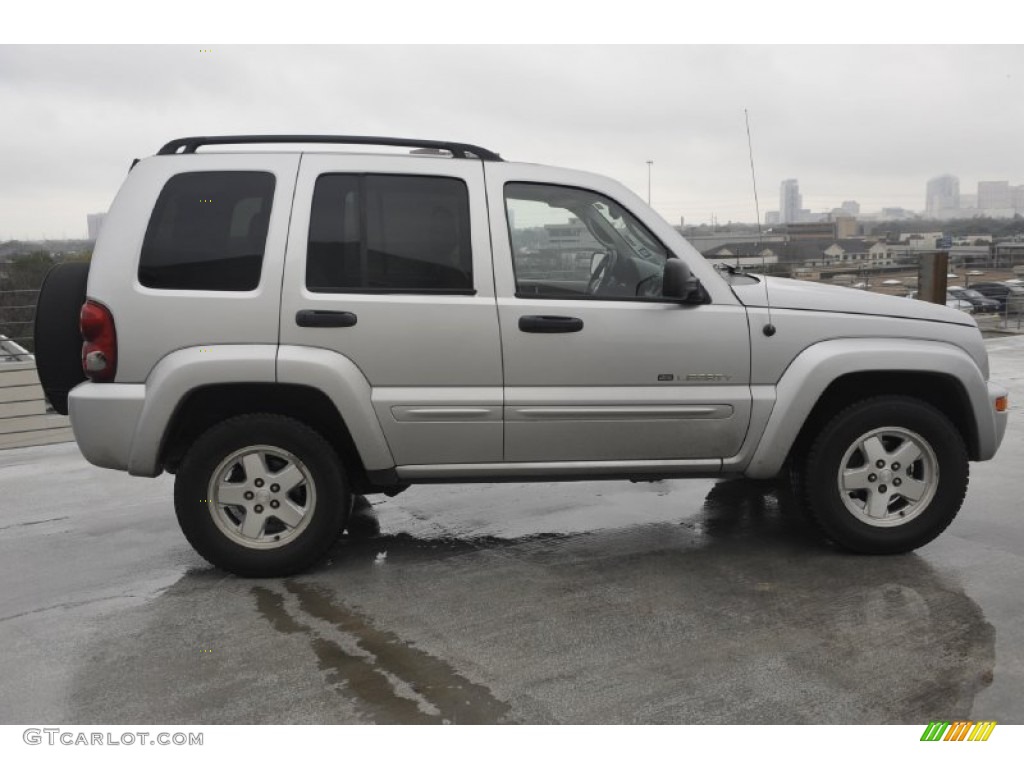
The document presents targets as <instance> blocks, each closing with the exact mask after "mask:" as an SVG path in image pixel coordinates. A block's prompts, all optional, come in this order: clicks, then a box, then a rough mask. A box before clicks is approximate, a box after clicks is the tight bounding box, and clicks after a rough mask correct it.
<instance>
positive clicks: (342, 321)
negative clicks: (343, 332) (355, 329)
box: [295, 309, 357, 328]
mask: <svg viewBox="0 0 1024 768" xmlns="http://www.w3.org/2000/svg"><path fill="white" fill-rule="evenodd" d="M356 320H357V318H356V316H355V314H354V313H352V312H332V311H330V310H326V309H300V310H299V311H298V312H296V313H295V324H296V325H299V326H302V327H303V328H351V327H352V326H353V325H355V324H356Z"/></svg>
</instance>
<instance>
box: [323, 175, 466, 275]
mask: <svg viewBox="0 0 1024 768" xmlns="http://www.w3.org/2000/svg"><path fill="white" fill-rule="evenodd" d="M306 287H307V288H309V289H310V290H311V291H320V292H366V291H380V292H382V293H401V292H406V293H429V292H460V293H461V292H467V293H468V292H472V288H473V254H472V248H471V245H470V233H469V193H468V190H467V189H466V185H465V183H464V182H463V181H461V180H459V179H450V178H437V177H428V176H383V175H380V176H374V175H356V174H327V175H324V176H321V177H319V178H318V179H317V181H316V186H315V187H314V189H313V208H312V212H311V216H310V223H309V245H308V251H307V257H306Z"/></svg>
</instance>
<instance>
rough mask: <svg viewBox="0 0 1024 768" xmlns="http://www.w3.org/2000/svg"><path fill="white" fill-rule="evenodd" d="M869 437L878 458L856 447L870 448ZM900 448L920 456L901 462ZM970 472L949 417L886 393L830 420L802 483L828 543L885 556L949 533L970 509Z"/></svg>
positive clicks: (810, 454) (808, 459)
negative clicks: (965, 505)
mask: <svg viewBox="0 0 1024 768" xmlns="http://www.w3.org/2000/svg"><path fill="white" fill-rule="evenodd" d="M865 438H867V440H868V441H870V445H871V452H872V453H874V455H875V458H874V459H873V460H872V461H868V460H867V453H866V451H865V449H861V448H858V447H857V446H858V445H863V446H867V445H868V442H867V441H865ZM874 438H877V442H875V441H874ZM878 446H882V447H883V448H884V449H885V450H884V451H882V452H879V450H878ZM901 448H904V449H905V450H906V453H905V454H904V455H908V456H912V455H914V454H915V452H916V453H917V454H919V456H920V458H918V459H916V460H915V461H913V462H911V464H910V465H909V466H908V465H906V463H904V464H902V465H901V464H900V462H899V461H896V460H895V459H898V458H899V453H898V452H899V451H900V449H901ZM879 462H881V463H882V466H878V463H879ZM886 462H888V463H886ZM897 465H898V466H897ZM844 470H845V471H846V472H847V473H848V474H844V475H842V476H841V475H840V472H841V471H844ZM968 474H969V469H968V456H967V448H966V446H965V445H964V441H963V438H962V437H961V435H960V433H959V431H958V430H957V429H956V427H955V426H953V424H952V422H950V420H949V419H948V418H946V416H944V415H943V414H942V413H941V412H940V411H939V410H938V409H936V408H934V407H932V406H931V405H929V404H927V403H925V402H922V401H920V400H916V399H914V398H911V397H902V396H882V397H874V398H871V399H867V400H862V401H861V402H858V403H855V404H853V405H851V406H850V407H848V408H846V409H845V410H844V411H842V412H840V413H839V414H838V415H836V416H835V417H834V418H833V419H832V420H831V421H830V422H828V424H826V425H825V427H824V428H823V429H822V430H821V432H820V433H819V434H818V436H817V437H816V439H815V440H814V441H813V443H812V444H811V447H810V449H809V450H808V452H807V455H806V458H805V460H804V463H803V470H802V472H801V473H800V478H801V484H802V494H803V498H804V503H805V506H806V509H807V510H808V512H809V514H810V515H811V517H812V519H813V520H814V522H815V523H816V524H817V526H818V527H819V528H820V529H821V531H822V532H823V533H824V534H825V535H826V536H827V537H828V538H830V539H831V540H832V541H834V542H836V543H837V544H839V545H840V546H842V547H844V548H845V549H849V550H851V551H854V552H860V553H864V554H877V555H883V554H898V553H902V552H909V551H911V550H913V549H917V548H918V547H921V546H923V545H925V544H927V543H928V542H929V541H931V540H932V539H934V538H935V537H936V536H938V535H939V534H940V533H942V532H943V531H944V530H945V529H946V528H947V527H948V526H949V524H950V523H951V522H953V518H954V517H956V514H957V512H958V511H959V510H960V506H961V504H963V500H964V495H965V494H966V492H967V480H968ZM841 477H842V478H844V479H841ZM844 483H845V484H846V488H845V489H844V488H843V484H844ZM861 483H864V489H863V490H860V489H859V488H858V487H857V486H859V485H860V484H861ZM901 491H902V492H906V493H908V494H910V495H909V496H906V497H904V496H902V495H900V494H901ZM876 493H877V496H876V495H875V494H876ZM914 495H917V497H918V498H917V499H916V500H915V499H913V498H912V496H914ZM862 505H863V506H862ZM872 513H874V514H872Z"/></svg>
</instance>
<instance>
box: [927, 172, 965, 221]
mask: <svg viewBox="0 0 1024 768" xmlns="http://www.w3.org/2000/svg"><path fill="white" fill-rule="evenodd" d="M959 208H960V179H958V178H957V177H956V176H951V175H949V174H945V175H943V176H936V177H935V178H934V179H929V180H928V184H927V185H926V187H925V203H924V212H925V215H926V216H928V217H929V218H932V219H943V218H948V217H950V216H953V215H955V212H956V211H957V210H958V209H959Z"/></svg>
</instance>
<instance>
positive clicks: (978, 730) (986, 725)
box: [921, 720, 996, 741]
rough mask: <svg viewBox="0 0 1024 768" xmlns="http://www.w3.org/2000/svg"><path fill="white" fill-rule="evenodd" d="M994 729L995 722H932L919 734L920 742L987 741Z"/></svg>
mask: <svg viewBox="0 0 1024 768" xmlns="http://www.w3.org/2000/svg"><path fill="white" fill-rule="evenodd" d="M995 727H996V721H995V720H979V721H978V722H976V723H975V722H973V721H971V720H956V721H954V722H952V723H950V722H949V721H948V720H932V721H931V722H930V723H928V725H927V727H925V729H924V733H923V734H921V741H965V740H966V741H988V737H989V736H991V735H992V731H994V730H995Z"/></svg>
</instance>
